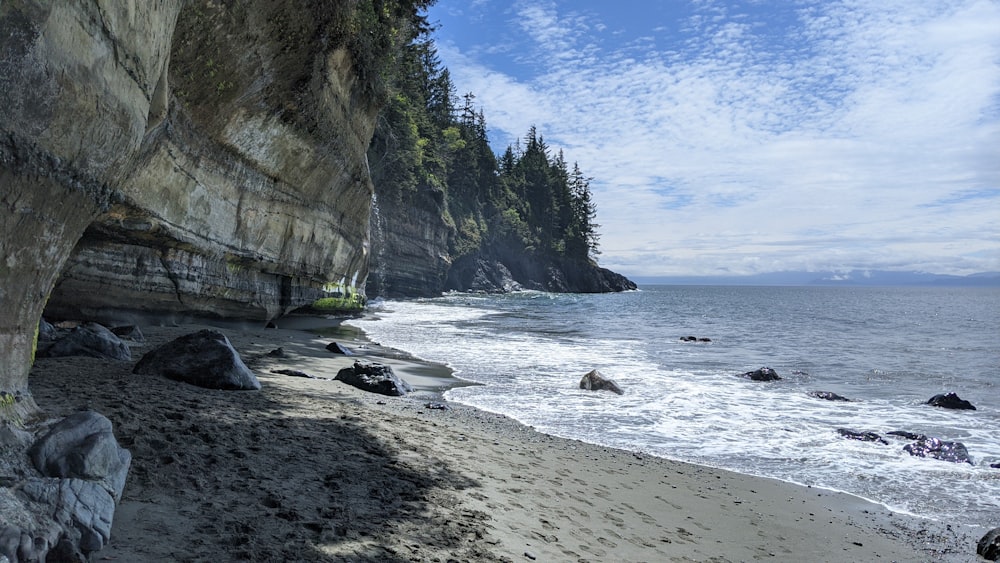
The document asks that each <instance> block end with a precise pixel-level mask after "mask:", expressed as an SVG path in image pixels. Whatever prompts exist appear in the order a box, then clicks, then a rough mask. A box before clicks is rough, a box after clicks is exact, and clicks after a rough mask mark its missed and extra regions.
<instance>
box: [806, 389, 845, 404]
mask: <svg viewBox="0 0 1000 563" xmlns="http://www.w3.org/2000/svg"><path fill="white" fill-rule="evenodd" d="M809 396H810V397H816V398H817V399H823V400H825V401H845V402H848V403H849V402H851V400H850V399H848V398H847V397H844V396H843V395H838V394H836V393H833V392H831V391H810V392H809Z"/></svg>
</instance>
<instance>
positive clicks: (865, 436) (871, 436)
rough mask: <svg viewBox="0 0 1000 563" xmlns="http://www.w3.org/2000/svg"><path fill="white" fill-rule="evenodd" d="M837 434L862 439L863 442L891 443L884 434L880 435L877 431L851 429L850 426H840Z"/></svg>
mask: <svg viewBox="0 0 1000 563" xmlns="http://www.w3.org/2000/svg"><path fill="white" fill-rule="evenodd" d="M837 434H840V435H841V436H843V437H844V438H847V439H848V440H860V441H862V442H879V443H880V444H885V445H889V442H887V441H886V440H885V438H883V437H882V436H879V435H878V434H877V433H875V432H859V431H857V430H851V429H850V428H838V429H837Z"/></svg>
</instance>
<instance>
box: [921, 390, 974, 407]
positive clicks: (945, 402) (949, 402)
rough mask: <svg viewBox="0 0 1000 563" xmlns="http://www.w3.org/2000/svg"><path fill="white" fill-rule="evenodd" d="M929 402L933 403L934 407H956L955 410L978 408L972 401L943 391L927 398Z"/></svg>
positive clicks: (929, 403)
mask: <svg viewBox="0 0 1000 563" xmlns="http://www.w3.org/2000/svg"><path fill="white" fill-rule="evenodd" d="M927 404H928V405H931V406H932V407H941V408H943V409H955V410H967V411H974V410H976V407H974V406H972V403H970V402H969V401H966V400H965V399H963V398H961V397H959V396H958V395H956V394H955V393H941V394H938V395H934V396H933V397H931V398H930V399H927Z"/></svg>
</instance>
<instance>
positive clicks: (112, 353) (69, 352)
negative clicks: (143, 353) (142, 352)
mask: <svg viewBox="0 0 1000 563" xmlns="http://www.w3.org/2000/svg"><path fill="white" fill-rule="evenodd" d="M38 355H39V356H41V357H44V358H58V357H64V356H87V357H90V358H106V359H111V360H122V361H129V360H131V359H132V352H131V351H130V350H129V348H128V346H127V345H126V344H125V343H124V342H122V341H121V339H120V338H118V336H116V335H115V333H113V332H111V331H110V330H108V329H107V328H105V327H103V326H101V325H99V324H97V323H84V324H82V325H80V326H78V327H76V328H74V329H73V330H72V331H70V333H69V334H67V335H66V336H63V337H60V338H58V339H57V340H55V341H54V342H53V343H52V344H51V345H50V346H46V347H40V348H39V349H38Z"/></svg>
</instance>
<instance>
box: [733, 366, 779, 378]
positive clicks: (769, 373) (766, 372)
mask: <svg viewBox="0 0 1000 563" xmlns="http://www.w3.org/2000/svg"><path fill="white" fill-rule="evenodd" d="M741 377H746V378H748V379H750V380H752V381H778V380H780V379H781V377H780V376H778V372H776V371H774V370H773V369H771V368H768V367H762V368H760V369H756V370H754V371H748V372H746V373H744V374H742V376H741Z"/></svg>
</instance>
